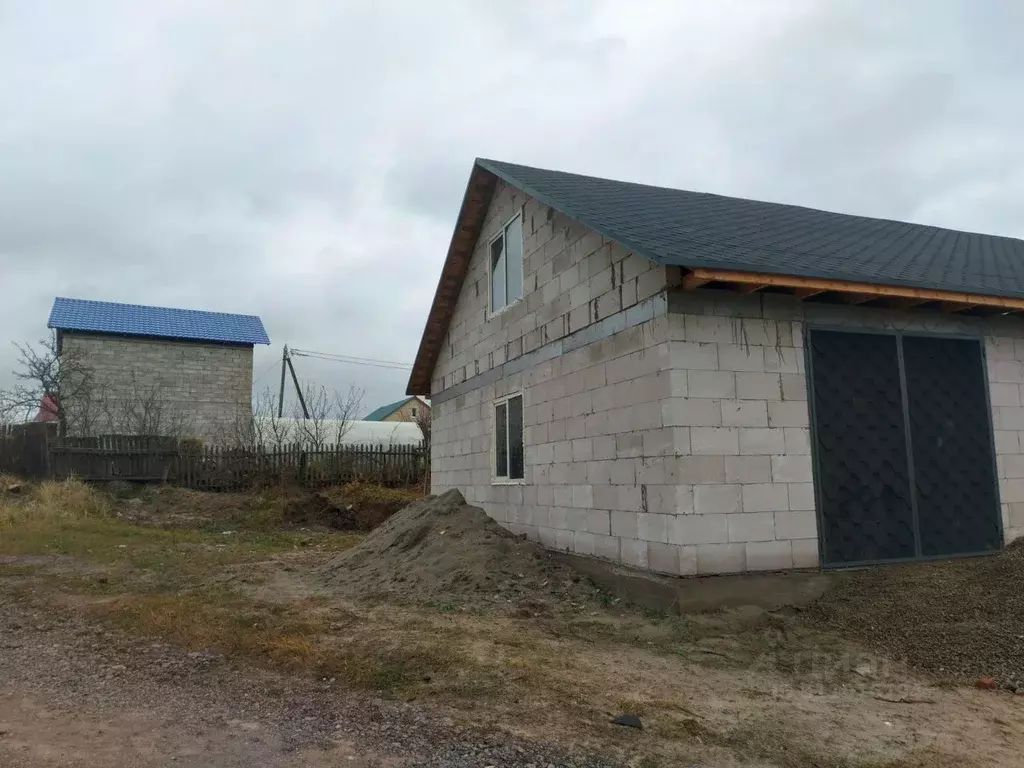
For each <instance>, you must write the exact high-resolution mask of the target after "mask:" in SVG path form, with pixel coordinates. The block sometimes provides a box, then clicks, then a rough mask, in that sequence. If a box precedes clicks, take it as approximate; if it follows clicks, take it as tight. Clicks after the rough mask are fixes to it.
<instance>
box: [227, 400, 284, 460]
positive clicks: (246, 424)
mask: <svg viewBox="0 0 1024 768" xmlns="http://www.w3.org/2000/svg"><path fill="white" fill-rule="evenodd" d="M291 422H292V419H291V418H287V417H285V418H281V417H279V416H278V415H277V395H276V394H275V393H274V391H273V390H272V389H271V388H270V387H267V388H266V389H264V390H263V391H262V392H259V393H257V395H256V397H255V398H254V399H253V403H252V412H251V413H250V414H248V415H245V414H241V415H240V417H239V418H238V420H237V421H236V423H235V425H234V428H233V433H232V435H231V437H230V439H231V440H232V441H233V442H234V443H235V444H236V445H240V446H245V447H251V448H259V447H263V448H278V449H280V448H281V447H283V446H284V445H286V444H287V443H289V442H291V441H292V440H293V439H294V436H293V430H292V424H291Z"/></svg>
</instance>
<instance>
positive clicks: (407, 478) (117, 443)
mask: <svg viewBox="0 0 1024 768" xmlns="http://www.w3.org/2000/svg"><path fill="white" fill-rule="evenodd" d="M0 445H2V442H0ZM42 454H43V455H44V456H45V466H43V467H34V469H35V471H31V472H29V471H21V472H15V470H13V469H9V470H7V471H11V472H12V473H15V474H21V475H25V476H29V477H51V478H56V479H63V478H67V477H77V478H79V479H81V480H84V481H86V482H110V481H113V480H123V481H129V482H144V483H153V482H160V483H172V484H174V485H181V486H185V487H188V488H195V489H200V490H235V489H242V488H251V487H255V486H260V485H269V484H272V483H279V482H286V483H295V484H299V485H302V486H305V487H308V488H321V487H325V486H329V485H338V484H341V483H347V482H352V481H355V480H363V481H366V482H372V483H377V484H380V485H389V486H404V485H413V484H415V483H419V482H421V481H422V479H423V477H424V475H425V473H426V472H427V466H426V463H427V456H426V452H425V450H424V449H423V448H422V447H421V446H412V445H400V446H383V445H327V446H322V447H320V448H313V447H311V446H309V445H304V444H298V443H295V444H289V445H281V446H278V447H274V448H235V447H228V446H205V447H201V446H198V445H195V444H191V443H190V442H189V441H181V442H180V443H179V442H178V441H176V440H173V439H167V438H159V437H128V436H118V435H106V436H100V437H68V438H64V439H60V440H57V439H53V440H50V441H49V443H48V446H46V447H44V448H43V450H42ZM2 457H3V453H2V449H0V471H4V464H3V462H2ZM40 470H41V471H40Z"/></svg>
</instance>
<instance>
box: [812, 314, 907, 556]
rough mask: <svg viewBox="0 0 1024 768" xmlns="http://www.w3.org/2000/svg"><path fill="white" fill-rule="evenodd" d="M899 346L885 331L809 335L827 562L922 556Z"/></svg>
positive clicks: (821, 532) (820, 512)
mask: <svg viewBox="0 0 1024 768" xmlns="http://www.w3.org/2000/svg"><path fill="white" fill-rule="evenodd" d="M897 343H898V342H897V338H896V337H895V336H891V335H884V334H866V333H847V332H841V331H820V330H814V331H812V332H811V333H810V343H809V346H810V363H811V376H812V382H813V384H812V391H813V396H812V400H813V404H812V405H813V415H814V441H815V457H816V471H817V476H816V485H817V494H818V506H819V521H820V536H821V553H822V562H823V563H824V564H825V565H841V564H848V563H855V562H870V561H878V560H895V559H908V558H912V557H914V556H915V552H916V551H917V545H916V541H915V526H914V519H913V517H914V515H913V504H912V500H911V483H910V471H909V463H908V456H907V441H906V432H905V428H904V418H903V401H902V388H901V386H900V365H899V353H898V346H897Z"/></svg>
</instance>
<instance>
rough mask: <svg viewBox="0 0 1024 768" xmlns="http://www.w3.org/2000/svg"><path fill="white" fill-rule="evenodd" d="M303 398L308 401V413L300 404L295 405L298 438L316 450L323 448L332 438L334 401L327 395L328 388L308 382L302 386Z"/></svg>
mask: <svg viewBox="0 0 1024 768" xmlns="http://www.w3.org/2000/svg"><path fill="white" fill-rule="evenodd" d="M302 399H303V400H304V401H305V403H306V411H307V413H308V417H307V416H306V414H304V413H303V412H302V409H301V408H300V407H299V405H298V404H296V406H295V419H296V422H297V423H296V425H295V429H296V432H297V433H298V434H296V436H295V437H296V439H298V440H299V441H300V442H302V443H304V444H305V445H306V446H307V447H308V448H310V449H311V450H314V451H319V450H322V449H323V447H324V446H325V445H327V444H328V443H329V442H330V439H331V419H332V417H333V415H334V403H333V402H332V401H331V398H330V397H329V396H328V395H327V388H326V387H323V386H320V387H317V386H316V385H315V384H313V383H312V382H306V383H305V384H304V385H303V387H302Z"/></svg>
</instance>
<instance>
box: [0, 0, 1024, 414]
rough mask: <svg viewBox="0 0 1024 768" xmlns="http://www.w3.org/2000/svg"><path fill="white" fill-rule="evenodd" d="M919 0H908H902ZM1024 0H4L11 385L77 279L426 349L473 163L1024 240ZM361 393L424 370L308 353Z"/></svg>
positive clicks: (0, 90)
mask: <svg viewBox="0 0 1024 768" xmlns="http://www.w3.org/2000/svg"><path fill="white" fill-rule="evenodd" d="M897 5H898V6H899V7H896V6H897ZM1022 27H1024V4H1021V3H1018V2H1014V1H1013V0H1005V1H1004V2H1000V0H984V1H980V2H979V0H973V1H971V0H965V1H964V2H954V1H953V0H927V1H926V0H908V1H906V2H902V3H899V4H896V3H892V2H888V1H887V0H879V1H878V2H870V1H865V2H852V1H849V2H847V1H845V0H834V1H833V2H828V3H825V2H820V1H819V0H716V1H715V2H707V0H696V1H694V2H689V1H688V2H683V1H682V0H672V1H670V0H664V1H663V2H654V1H653V0H652V1H650V2H637V3H626V2H621V1H619V2H614V1H609V2H596V1H595V2H588V1H585V0H563V1H562V2H555V3H552V2H546V1H544V0H539V1H538V2H518V3H480V2H469V0H466V2H446V1H445V0H436V1H435V2H431V3H413V2H402V3H399V2H339V1H338V0H323V1H322V2H318V1H315V0H294V1H293V2H289V3H286V4H285V3H280V2H276V1H273V2H272V1H271V0H247V1H246V2H228V1H227V0H223V1H222V2H209V0H147V2H145V3H140V2H135V1H134V0H123V1H121V2H118V1H116V0H102V1H99V2H90V3H82V2H78V1H77V0H67V1H66V2H58V1H55V0H32V1H29V0H0V282H2V286H3V292H2V296H0V387H2V386H4V385H6V384H7V383H9V381H10V374H9V373H8V372H9V370H10V368H11V366H12V364H13V361H14V354H13V349H12V347H11V344H10V342H11V341H14V340H27V339H34V338H38V337H40V336H42V335H44V334H45V323H46V318H47V315H48V313H49V309H50V304H51V302H52V299H53V297H54V296H55V295H64V296H74V297H81V298H91V299H100V300H110V301H126V302H134V303H147V304H158V305H166V306H179V307H190V308H197V309H212V310H219V311H226V312H243V313H253V314H259V315H261V316H262V317H263V320H264V323H265V324H266V326H267V329H268V331H269V333H270V336H271V338H272V339H273V341H274V345H273V346H272V347H271V348H270V349H266V348H260V349H258V351H257V356H256V364H255V372H256V375H257V377H259V381H258V385H260V386H262V385H265V384H273V383H274V382H275V379H276V371H275V370H274V361H275V359H277V358H279V356H280V349H281V347H280V345H281V344H282V343H283V342H288V343H289V344H291V345H293V346H296V347H300V348H307V349H315V350H325V351H329V352H337V353H342V354H348V355H359V356H367V357H376V358H385V359H388V360H400V361H409V362H411V361H412V358H413V356H414V354H415V351H416V347H417V344H418V341H419V337H420V333H421V331H422V327H423V321H424V320H425V318H426V313H427V309H428V307H429V303H430V300H431V297H432V295H433V289H434V286H435V285H436V281H437V277H438V275H439V271H440V267H441V263H442V261H443V258H444V254H445V249H446V247H447V242H448V239H449V237H450V235H451V231H452V227H453V225H454V222H455V216H456V213H457V210H458V206H459V203H460V201H461V195H462V191H463V186H464V184H465V181H466V179H467V176H468V173H469V170H470V167H471V164H472V160H473V158H474V157H475V156H478V155H479V156H487V157H494V158H497V159H503V160H509V161H512V162H519V163H526V164H532V165H540V166H546V167H553V168H558V169H562V170H569V171H575V172H581V173H589V174H594V175H604V176H611V177H615V178H623V179H629V180H633V181H642V182H648V183H654V184H662V185H668V186H677V187H682V188H687V189H695V190H700V191H708V192H717V193H721V194H731V195H737V196H744V197H754V198H760V199H767V200H774V201H780V202H789V203H798V204H803V205H809V206H814V207H821V208H828V209H833V210H841V211H846V212H851V213H860V214H867V215H875V216H884V217H888V218H897V219H905V220H911V221H920V222H926V223H933V224H939V225H944V226H949V227H954V228H963V229H970V230H976V231H984V232H991V233H996V234H1005V235H1013V236H1022V235H1024V217H1022V216H1021V215H1020V212H1019V209H1020V205H1021V202H1022V200H1024V142H1022V141H1021V140H1020V126H1021V125H1022V124H1024V121H1022V118H1024V100H1022V99H1021V98H1020V95H1021V93H1022V92H1024V55H1022V53H1021V46H1020V45H1019V40H1018V38H1019V30H1020V29H1021V28H1022ZM299 365H300V366H301V369H300V374H301V375H303V376H306V377H310V378H315V379H318V380H320V381H322V382H323V383H325V384H327V385H328V386H330V387H344V386H347V385H348V384H349V383H353V384H356V385H358V386H362V387H365V388H366V390H367V395H366V399H365V405H366V407H367V409H369V408H371V407H374V406H376V405H378V404H380V403H382V402H386V401H388V400H391V399H396V398H397V397H399V396H401V394H402V393H403V392H404V388H405V380H406V376H405V374H403V373H401V372H398V371H388V370H380V369H373V368H358V367H350V366H342V365H336V364H331V363H319V362H316V363H314V361H309V360H302V361H299Z"/></svg>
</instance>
